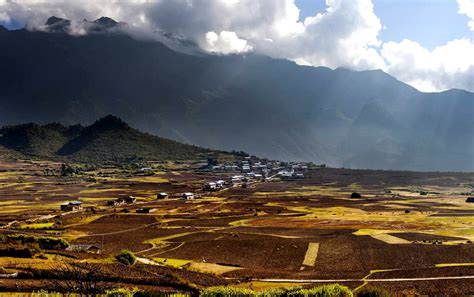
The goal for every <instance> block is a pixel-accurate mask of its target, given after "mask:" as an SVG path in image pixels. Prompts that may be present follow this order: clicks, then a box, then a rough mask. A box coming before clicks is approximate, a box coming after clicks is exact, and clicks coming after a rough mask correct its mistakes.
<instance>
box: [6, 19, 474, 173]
mask: <svg viewBox="0 0 474 297" xmlns="http://www.w3.org/2000/svg"><path fill="white" fill-rule="evenodd" d="M67 26H70V22H68V20H63V19H59V18H55V19H51V18H50V19H49V20H48V22H47V23H46V32H39V31H37V32H30V31H27V30H17V31H7V30H1V29H0V46H1V47H2V50H1V51H0V65H2V70H3V71H2V72H1V74H0V124H1V125H5V124H15V123H22V122H30V121H32V122H38V123H45V122H51V121H59V122H62V123H65V124H73V123H77V122H81V123H91V122H92V121H94V120H95V119H96V118H98V117H100V116H103V115H105V114H109V113H113V114H116V115H118V116H120V117H121V118H123V119H124V120H126V121H127V122H129V123H131V124H132V125H133V126H134V127H137V128H139V129H141V130H144V131H147V132H150V133H153V134H156V135H160V136H164V137H168V138H172V139H175V140H179V141H183V142H187V143H192V144H196V145H199V146H204V147H212V148H217V149H225V150H234V149H235V150H245V151H247V152H249V153H252V154H256V155H258V156H263V157H268V158H272V159H282V160H304V161H314V162H317V163H326V164H328V165H332V166H344V167H353V168H375V169H411V170H449V171H455V170H456V171H459V170H462V171H473V170H474V117H473V116H472V113H473V111H474V94H473V93H469V92H466V91H462V90H450V91H446V92H441V93H422V92H419V91H417V90H416V89H414V88H412V87H410V86H408V85H406V84H404V83H402V82H400V81H398V80H396V79H394V78H393V77H391V76H389V75H387V74H386V73H384V72H382V71H363V72H354V71H349V70H346V69H336V70H331V69H329V68H324V67H307V66H299V65H296V64H295V63H293V62H290V61H287V60H276V59H271V58H268V57H265V56H260V55H255V54H247V55H228V56H219V55H208V54H199V55H189V54H184V53H182V52H177V51H174V50H171V49H170V48H168V47H166V46H164V45H163V44H161V43H159V42H153V41H140V40H135V39H132V38H130V37H129V36H128V35H125V34H122V33H120V31H119V30H115V29H116V28H117V26H124V24H122V23H117V22H115V21H113V20H111V19H108V18H101V19H99V20H97V21H94V22H87V23H86V26H84V28H86V29H85V30H86V32H84V33H88V34H85V35H82V36H71V35H68V34H66V33H64V32H65V31H67V30H65V28H67Z"/></svg>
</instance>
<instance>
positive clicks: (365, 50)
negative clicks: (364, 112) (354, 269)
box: [0, 0, 474, 91]
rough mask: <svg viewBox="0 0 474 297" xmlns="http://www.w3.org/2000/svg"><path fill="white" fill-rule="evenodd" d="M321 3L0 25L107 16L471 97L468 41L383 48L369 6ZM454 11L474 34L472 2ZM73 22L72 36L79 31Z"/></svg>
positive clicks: (42, 8) (145, 7)
mask: <svg viewBox="0 0 474 297" xmlns="http://www.w3.org/2000/svg"><path fill="white" fill-rule="evenodd" d="M326 5H327V8H326V10H325V11H324V12H321V13H318V14H316V15H314V16H311V17H308V18H306V19H305V20H304V21H300V18H299V16H300V11H299V8H298V7H297V6H296V4H295V2H294V0H258V1H255V0H215V1H211V0H176V1H168V0H154V1H147V0H127V1H118V0H102V1H90V0H74V1H69V0H0V20H2V19H4V20H5V19H15V20H20V21H24V22H28V27H29V28H41V25H42V24H43V23H44V21H45V20H46V18H47V17H49V16H51V15H56V16H58V17H64V18H68V19H72V20H82V19H84V18H87V19H89V20H92V19H96V18H98V17H100V16H109V17H111V18H114V19H116V20H118V21H123V22H127V23H128V24H129V25H130V26H129V29H128V30H127V32H128V33H129V34H132V35H134V36H136V37H139V38H154V39H157V40H160V41H165V42H168V43H170V42H171V41H170V40H187V41H191V43H193V44H196V45H198V46H199V47H200V48H201V49H202V50H204V51H208V52H214V53H220V54H234V53H243V52H249V51H253V52H256V53H260V54H265V55H269V56H271V57H276V58H286V59H290V60H293V61H295V62H297V63H299V64H304V65H312V66H327V67H331V68H337V67H345V68H349V69H354V70H366V69H382V70H384V71H386V72H388V73H390V74H391V75H393V76H395V77H396V78H398V79H400V80H402V81H404V82H407V83H409V84H411V85H413V86H415V87H417V88H419V89H420V90H423V91H433V90H436V91H439V90H446V89H449V88H454V87H456V88H463V89H467V90H471V91H474V84H473V83H472V81H473V70H472V69H473V68H474V62H473V61H472V58H471V56H473V55H472V54H470V53H472V47H473V41H472V40H470V39H458V40H453V41H451V42H449V43H447V44H445V45H440V46H439V47H437V48H435V49H434V50H432V51H430V50H428V49H426V48H424V47H423V46H422V45H420V44H418V43H417V42H415V41H410V40H404V41H402V42H398V43H396V42H390V41H389V42H386V43H383V42H382V41H381V40H380V39H379V33H380V31H381V30H382V29H383V25H382V22H381V20H380V19H379V18H378V17H377V15H376V14H375V12H374V7H373V3H372V1H371V0H350V1H349V0H326ZM458 7H459V13H460V14H464V15H466V16H468V17H469V18H470V19H471V21H470V23H469V26H470V27H471V29H474V23H473V22H474V21H473V19H474V10H473V7H474V0H458ZM74 24H76V27H74V26H73V28H74V29H75V30H74V31H73V33H74V34H79V35H80V34H84V33H85V31H84V30H83V29H84V28H82V27H81V26H80V24H78V23H73V25H74ZM157 32H160V33H162V34H156V33H157ZM163 34H166V35H167V36H173V38H172V39H170V40H167V39H164V38H163ZM172 46H175V45H174V44H172ZM469 52H470V53H469Z"/></svg>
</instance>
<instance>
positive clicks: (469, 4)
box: [458, 0, 474, 31]
mask: <svg viewBox="0 0 474 297" xmlns="http://www.w3.org/2000/svg"><path fill="white" fill-rule="evenodd" d="M458 6H459V13H460V14H464V15H466V16H467V17H468V18H470V19H471V20H470V21H469V23H468V26H469V28H471V30H472V31H474V0H458Z"/></svg>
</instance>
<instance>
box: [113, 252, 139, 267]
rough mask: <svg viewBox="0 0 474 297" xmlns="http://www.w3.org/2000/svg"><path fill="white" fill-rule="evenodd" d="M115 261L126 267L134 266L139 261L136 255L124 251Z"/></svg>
mask: <svg viewBox="0 0 474 297" xmlns="http://www.w3.org/2000/svg"><path fill="white" fill-rule="evenodd" d="M115 259H117V261H119V262H120V263H122V264H125V265H133V264H135V261H136V260H137V257H136V256H135V254H134V253H133V252H131V251H129V250H122V251H121V252H120V253H119V254H118V255H116V256H115Z"/></svg>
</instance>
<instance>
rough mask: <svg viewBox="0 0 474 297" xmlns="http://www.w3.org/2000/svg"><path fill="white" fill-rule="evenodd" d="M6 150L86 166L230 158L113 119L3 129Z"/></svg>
mask: <svg viewBox="0 0 474 297" xmlns="http://www.w3.org/2000/svg"><path fill="white" fill-rule="evenodd" d="M5 149H6V150H10V151H13V152H16V153H20V154H21V155H23V156H29V157H36V158H44V159H52V160H60V161H64V160H67V161H77V162H88V163H89V162H98V163H104V162H111V161H124V160H156V161H163V160H202V159H203V158H204V159H205V158H206V157H208V156H209V157H216V156H218V155H219V154H222V155H229V156H230V154H227V153H224V152H219V151H212V150H207V149H203V148H199V147H196V146H192V145H187V144H182V143H178V142H176V141H173V140H169V139H164V138H161V137H157V136H153V135H150V134H147V133H143V132H140V131H138V130H136V129H133V128H131V127H130V126H129V125H128V124H127V123H125V122H124V121H122V120H121V119H120V118H118V117H115V116H112V115H108V116H106V117H103V118H101V119H99V120H98V121H96V122H94V123H93V124H92V125H90V126H87V127H83V126H81V125H73V126H69V127H65V126H63V125H61V124H58V123H52V124H47V125H42V126H41V125H37V124H32V123H30V124H21V125H16V126H6V127H3V128H1V129H0V151H2V150H5Z"/></svg>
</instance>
